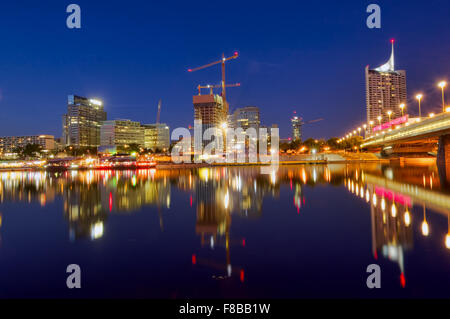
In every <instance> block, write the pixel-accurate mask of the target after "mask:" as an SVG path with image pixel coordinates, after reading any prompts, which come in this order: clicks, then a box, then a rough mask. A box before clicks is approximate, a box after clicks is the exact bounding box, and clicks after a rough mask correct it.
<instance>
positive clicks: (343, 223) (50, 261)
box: [0, 163, 450, 298]
mask: <svg viewBox="0 0 450 319" xmlns="http://www.w3.org/2000/svg"><path fill="white" fill-rule="evenodd" d="M0 214H1V224H0V297H1V298H16V297H26V298H28V297H33V298H34V297H38V298H81V297H82V298H85V297H86V298H106V297H113V298H119V297H121V298H325V297H326V298H330V297H331V298H334V297H335V298H353V297H357V298H372V297H377V298H379V297H387V298H390V297H446V298H449V297H450V289H449V288H450V249H449V247H450V235H449V233H450V230H449V225H450V224H449V223H450V222H449V218H450V217H449V214H450V191H449V189H448V188H447V186H445V183H444V182H442V181H441V180H440V179H439V174H438V171H437V169H436V168H435V167H434V166H428V165H422V166H403V167H400V166H398V167H397V166H390V165H383V164H379V163H374V164H357V165H356V164H352V165H350V164H333V165H305V166H303V165H292V166H281V167H280V168H279V169H278V171H273V172H272V173H271V174H261V170H260V168H259V167H214V168H198V169H173V170H159V169H156V170H155V169H151V170H137V171H79V172H77V171H68V172H63V173H50V172H0ZM69 264H77V265H79V266H80V268H81V289H68V288H67V286H66V278H67V276H68V275H69V274H68V273H66V268H67V266H68V265H69ZM371 264H377V265H379V266H380V270H381V288H379V289H369V288H368V287H367V285H366V279H367V277H368V276H369V275H370V273H367V266H369V265H371Z"/></svg>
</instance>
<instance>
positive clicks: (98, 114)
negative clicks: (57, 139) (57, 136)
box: [63, 95, 106, 147]
mask: <svg viewBox="0 0 450 319" xmlns="http://www.w3.org/2000/svg"><path fill="white" fill-rule="evenodd" d="M103 121H106V112H105V111H104V110H103V102H102V101H100V100H98V99H88V98H85V97H81V96H77V95H69V96H68V101H67V114H65V115H64V116H63V143H64V144H65V145H66V146H68V145H73V146H77V147H80V146H99V145H100V126H101V124H102V122H103Z"/></svg>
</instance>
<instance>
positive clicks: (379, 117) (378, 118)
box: [377, 115, 382, 125]
mask: <svg viewBox="0 0 450 319" xmlns="http://www.w3.org/2000/svg"><path fill="white" fill-rule="evenodd" d="M381 119H382V117H381V115H380V116H378V117H377V120H378V124H379V125H381Z"/></svg>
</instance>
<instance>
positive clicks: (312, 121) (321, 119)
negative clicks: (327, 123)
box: [303, 118, 323, 124]
mask: <svg viewBox="0 0 450 319" xmlns="http://www.w3.org/2000/svg"><path fill="white" fill-rule="evenodd" d="M320 121H323V118H320V119H315V120H311V121H307V122H304V123H303V124H312V123H316V122H320Z"/></svg>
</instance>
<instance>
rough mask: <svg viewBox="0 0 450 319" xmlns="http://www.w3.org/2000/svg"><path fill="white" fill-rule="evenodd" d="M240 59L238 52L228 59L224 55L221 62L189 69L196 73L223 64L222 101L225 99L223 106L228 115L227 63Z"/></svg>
mask: <svg viewBox="0 0 450 319" xmlns="http://www.w3.org/2000/svg"><path fill="white" fill-rule="evenodd" d="M238 57H239V53H238V52H237V51H236V52H234V54H233V55H232V56H230V57H228V58H226V57H225V55H224V54H223V53H222V59H221V60H218V61H214V62H211V63H209V64H205V65H202V66H199V67H197V68H194V69H188V72H195V71H198V70H202V69H206V68H209V67H210V66H213V65H216V64H219V63H220V64H222V83H221V86H222V99H223V104H224V106H225V108H226V110H227V114H228V103H227V99H226V90H225V87H226V85H225V63H226V62H227V61H230V60H233V59H236V58H238Z"/></svg>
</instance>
